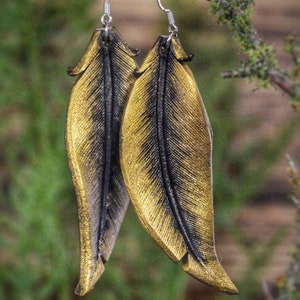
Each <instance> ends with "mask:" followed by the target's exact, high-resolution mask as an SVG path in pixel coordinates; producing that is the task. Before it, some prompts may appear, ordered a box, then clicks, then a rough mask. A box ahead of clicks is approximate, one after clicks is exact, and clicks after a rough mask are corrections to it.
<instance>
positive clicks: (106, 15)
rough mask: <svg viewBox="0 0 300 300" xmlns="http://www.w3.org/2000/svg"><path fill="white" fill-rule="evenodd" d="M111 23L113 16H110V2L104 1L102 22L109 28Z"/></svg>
mask: <svg viewBox="0 0 300 300" xmlns="http://www.w3.org/2000/svg"><path fill="white" fill-rule="evenodd" d="M111 21H112V16H111V15H110V3H109V2H108V0H104V2H103V15H102V17H101V22H102V24H103V25H104V26H105V27H107V26H108V24H109V23H110V22H111Z"/></svg>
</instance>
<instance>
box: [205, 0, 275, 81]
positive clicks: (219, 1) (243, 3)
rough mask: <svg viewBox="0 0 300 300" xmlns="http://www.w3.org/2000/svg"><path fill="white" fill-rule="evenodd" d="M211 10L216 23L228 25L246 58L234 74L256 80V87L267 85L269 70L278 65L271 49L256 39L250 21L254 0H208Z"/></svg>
mask: <svg viewBox="0 0 300 300" xmlns="http://www.w3.org/2000/svg"><path fill="white" fill-rule="evenodd" d="M209 4H210V12H211V13H212V14H214V15H216V18H217V21H218V23H220V24H222V25H225V26H228V27H229V29H230V30H232V31H233V34H234V37H235V39H236V40H237V42H238V43H239V45H240V47H241V50H242V51H243V52H244V53H245V54H246V56H247V58H248V59H247V60H246V61H243V62H242V63H241V66H240V68H239V70H238V71H235V72H233V76H236V77H249V78H257V79H259V81H258V85H259V86H264V87H266V86H267V83H268V80H269V73H268V72H269V70H270V69H272V68H277V61H276V59H275V56H274V49H273V47H272V46H270V45H267V44H266V43H265V42H264V41H263V40H261V39H259V38H258V36H257V33H256V30H255V28H254V27H253V24H252V20H251V12H252V5H253V0H248V1H247V0H235V1H227V0H209Z"/></svg>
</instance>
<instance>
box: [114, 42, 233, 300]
mask: <svg viewBox="0 0 300 300" xmlns="http://www.w3.org/2000/svg"><path fill="white" fill-rule="evenodd" d="M190 59H191V57H187V56H186V54H185V53H184V51H183V49H182V47H181V45H180V42H179V40H178V38H177V37H172V38H171V40H169V39H168V37H164V36H162V37H160V38H159V39H158V41H157V43H156V44H155V45H154V47H153V48H152V49H151V51H150V52H149V53H148V55H147V57H146V58H145V60H144V63H143V64H142V66H141V68H140V69H139V72H138V78H137V80H136V82H135V84H134V87H133V90H132V92H131V95H130V98H129V101H128V103H127V105H126V108H125V112H124V116H123V121H122V126H121V147H120V150H121V152H120V153H121V169H122V173H123V177H124V181H125V185H126V187H127V190H128V193H129V196H130V198H131V200H132V203H133V205H134V208H135V210H136V212H137V214H138V217H139V219H140V221H141V223H142V225H143V227H144V228H145V230H146V231H147V232H148V233H149V234H150V235H151V237H152V238H153V239H154V240H155V241H156V243H157V244H158V245H159V246H160V247H161V248H162V250H163V251H164V252H165V253H166V254H167V255H168V256H169V257H170V258H171V259H172V260H173V261H175V262H177V261H182V263H183V269H184V271H186V272H187V273H189V274H190V275H192V276H193V277H195V278H197V279H199V280H201V281H203V282H205V283H207V284H209V285H211V286H213V287H215V288H217V289H219V290H221V291H223V292H226V293H230V294H235V293H237V292H238V291H237V289H236V287H235V286H234V284H233V283H232V282H231V280H230V279H229V277H228V276H227V274H226V272H225V271H224V269H223V268H222V266H221V265H220V263H219V261H218V258H217V254H216V251H215V244H214V223H213V216H214V213H213V196H212V165H211V164H212V158H211V155H212V131H211V127H210V124H209V120H208V117H207V114H206V111H205V108H204V105H203V102H202V99H201V96H200V94H199V91H198V89H197V86H196V83H195V80H194V78H193V76H192V75H191V72H190V70H189V68H188V67H187V66H186V64H185V61H188V60H190Z"/></svg>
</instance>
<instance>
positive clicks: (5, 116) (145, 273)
mask: <svg viewBox="0 0 300 300" xmlns="http://www.w3.org/2000/svg"><path fill="white" fill-rule="evenodd" d="M163 2H164V5H165V6H166V7H170V8H171V9H172V10H173V12H174V15H175V18H176V22H177V24H178V27H179V37H180V39H181V42H182V44H183V47H184V48H185V50H186V52H187V53H194V54H195V58H194V60H193V61H192V62H191V63H190V68H191V69H192V71H193V72H194V75H195V77H196V80H197V82H198V85H199V89H200V91H201V93H202V96H203V99H204V101H205V104H206V107H207V110H208V114H209V116H210V120H211V123H212V126H213V130H214V154H213V158H214V201H215V223H216V247H217V252H218V255H219V258H220V260H221V262H222V264H223V266H224V268H225V269H226V270H227V271H228V273H229V275H230V276H231V277H232V279H233V280H234V282H235V283H236V285H237V286H238V288H239V290H240V295H239V296H234V297H233V296H232V297H231V298H232V299H243V300H245V299H249V300H254V299H255V300H256V299H264V297H263V293H262V287H261V283H262V281H264V282H267V283H268V285H269V286H270V288H271V289H274V290H275V292H276V286H278V284H280V280H281V278H283V276H284V274H285V273H286V269H287V267H288V263H289V259H290V252H291V249H292V247H293V244H294V242H295V234H296V231H295V218H296V209H295V207H294V206H293V204H292V203H291V202H290V201H289V200H288V195H289V192H290V187H289V183H288V177H287V175H286V166H287V163H286V159H285V154H286V153H289V154H290V156H291V157H293V158H295V159H297V158H298V157H299V153H300V134H299V118H298V119H297V118H296V115H295V113H294V112H293V111H292V109H291V108H290V106H289V105H288V99H287V98H286V97H285V96H284V95H282V94H281V93H280V92H279V91H276V90H259V91H257V90H255V86H254V85H252V84H251V83H249V82H246V81H242V80H229V79H226V80H225V79H222V78H221V76H220V73H221V72H222V71H224V70H228V69H232V68H234V67H235V66H236V65H237V63H238V62H239V60H240V57H239V51H238V48H237V46H236V44H235V42H234V41H233V40H232V38H231V35H230V33H228V32H226V30H225V29H224V28H221V27H219V26H217V25H216V23H215V21H214V18H213V16H211V15H209V13H208V11H207V1H204V0H203V1H202V0H184V1H183V0H169V1H167V0H165V1H163ZM111 10H112V16H113V25H115V26H116V27H117V29H118V30H119V31H120V33H121V34H122V35H123V37H124V38H125V40H127V41H128V44H129V45H130V46H131V47H134V48H136V47H137V48H140V49H141V54H140V55H139V61H140V62H141V61H142V59H143V57H144V56H145V53H146V52H147V50H149V48H150V47H151V46H152V45H153V44H154V42H155V41H156V39H157V36H158V35H160V34H166V33H167V20H166V16H165V14H163V13H162V12H161V11H160V10H159V8H158V6H157V5H156V1H155V0H151V1H150V0H140V1H135V0H127V1H125V0H112V1H111ZM101 14H102V2H101V1H99V0H97V1H96V0H86V1H75V0H69V1H67V0H59V1H58V0H53V1H44V0H18V1H5V2H4V3H2V4H1V10H0V20H1V21H0V33H1V41H0V78H1V81H0V191H1V193H0V230H1V233H0V299H5V300H6V299H12V300H14V299H16V300H19V299H22V300H23V299H24V300H27V299H30V300H31V299H43V300H44V299H45V300H46V299H47V300H48V299H49V300H50V299H51V300H52V299H55V300H56V299H62V300H66V299H78V298H77V297H76V296H75V295H73V290H74V287H75V285H76V282H77V279H78V271H79V267H78V266H79V257H78V253H79V245H78V228H77V210H76V209H77V208H76V199H75V194H74V191H73V188H72V185H71V180H70V175H69V171H68V169H67V161H66V155H65V149H64V122H65V115H66V107H67V103H68V97H69V94H70V90H71V86H72V83H73V82H74V78H70V77H68V76H67V73H66V69H67V67H69V66H72V65H74V64H75V63H76V62H77V60H78V59H79V58H80V57H81V55H82V53H83V51H84V49H85V47H86V45H87V43H88V41H89V39H90V36H91V34H92V31H93V30H94V28H96V27H99V26H101V25H100V17H101ZM299 17H300V5H299V0H288V1H280V0H273V1H271V0H257V1H256V5H255V11H254V23H255V25H256V26H257V29H258V30H259V33H260V35H261V36H263V37H264V38H265V39H266V41H267V42H268V43H270V44H273V45H274V47H275V49H276V53H277V56H278V57H279V59H280V63H281V64H282V65H283V66H285V65H287V64H288V63H289V61H288V58H287V56H286V55H285V54H284V52H283V39H284V37H285V36H286V35H287V34H288V33H290V32H292V31H296V32H297V31H298V33H299V30H300V24H299ZM84 299H88V300H92V299H102V300H114V299H124V300H127V299H128V300H129V299H130V300H132V299H133V300H142V299H147V300H148V299H149V300H152V299H166V300H168V299H170V300H171V299H172V300H175V299H176V300H177V299H178V300H181V299H186V300H194V299H204V300H205V299H218V300H219V299H220V300H222V299H229V296H224V295H223V294H221V293H219V292H217V291H215V290H214V289H212V288H210V287H207V286H205V285H204V284H202V283H200V282H197V281H195V280H193V279H192V278H191V277H189V276H188V275H186V274H185V273H184V272H183V271H182V269H181V266H180V265H175V264H173V263H172V262H171V261H170V260H169V259H168V258H167V256H166V255H164V254H163V253H162V252H161V251H160V250H159V249H158V247H157V246H156V245H155V244H154V242H153V241H152V240H151V239H150V237H148V236H147V235H146V233H145V232H144V231H143V230H142V228H141V226H140V224H139V222H138V220H137V217H136V216H135V214H134V212H133V209H132V207H129V209H128V212H127V214H126V218H125V221H124V223H123V226H122V228H121V232H120V235H119V237H118V239H117V243H116V245H115V249H114V251H113V254H112V256H111V258H110V261H109V262H108V263H107V264H106V271H105V272H104V274H103V276H102V277H101V279H100V280H99V282H98V283H97V285H96V288H95V289H94V290H93V291H92V292H90V293H89V294H88V295H87V296H85V297H84Z"/></svg>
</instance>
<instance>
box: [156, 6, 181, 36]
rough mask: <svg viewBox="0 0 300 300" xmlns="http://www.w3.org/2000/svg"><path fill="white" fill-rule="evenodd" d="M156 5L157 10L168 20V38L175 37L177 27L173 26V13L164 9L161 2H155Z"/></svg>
mask: <svg viewBox="0 0 300 300" xmlns="http://www.w3.org/2000/svg"><path fill="white" fill-rule="evenodd" d="M157 4H158V6H159V8H160V9H161V10H162V11H163V12H165V13H166V14H167V17H168V20H169V27H168V30H169V33H170V36H171V35H176V34H177V32H178V27H177V26H176V24H175V18H174V15H173V12H172V11H171V10H170V9H168V8H164V7H163V5H162V3H161V0H157Z"/></svg>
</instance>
